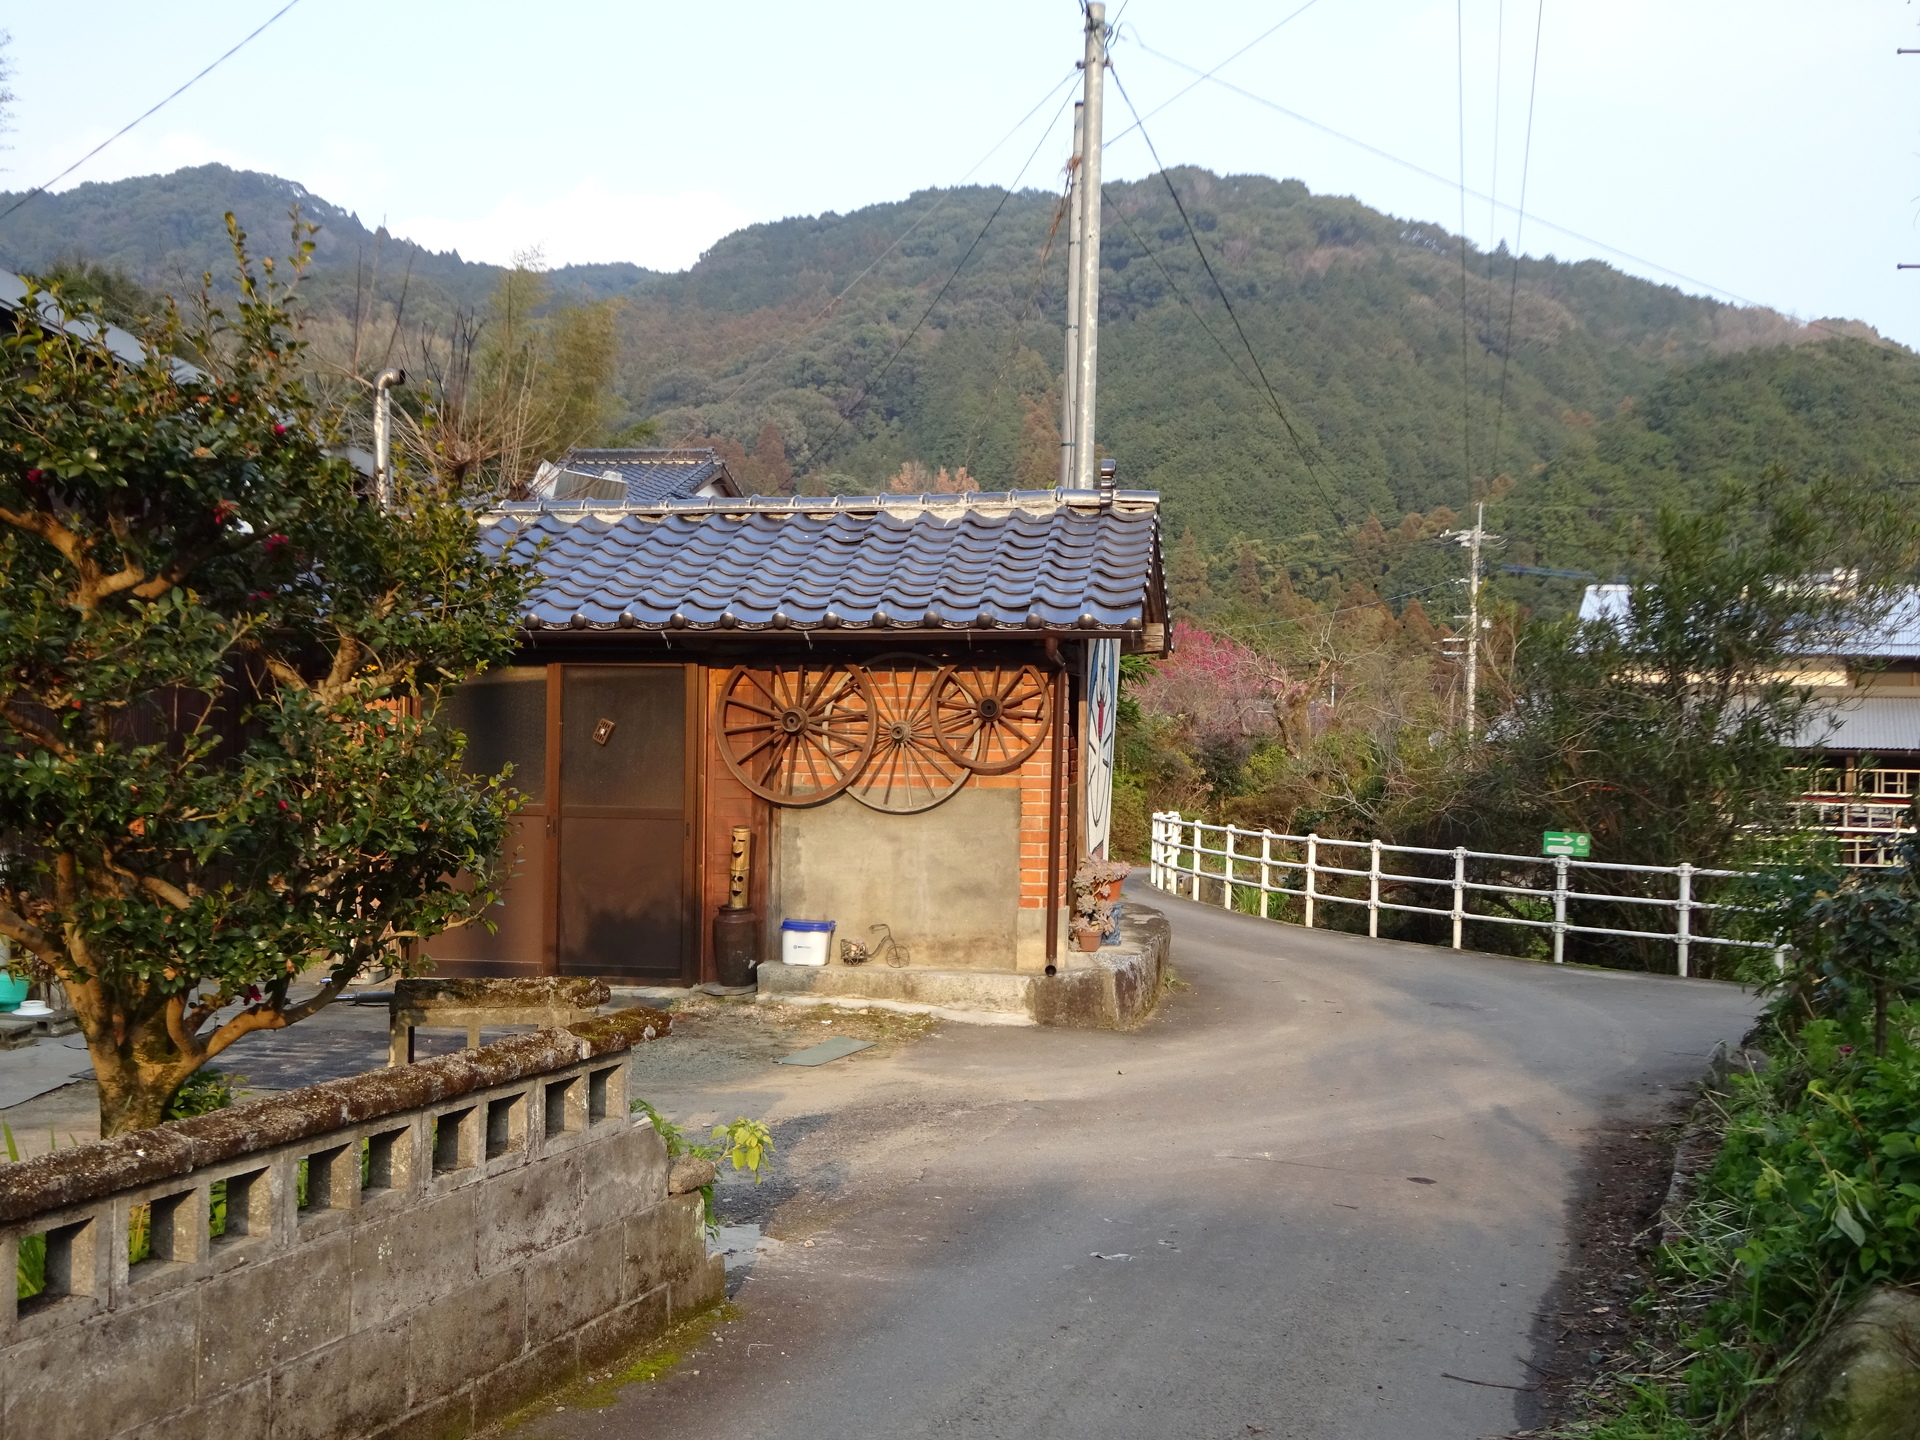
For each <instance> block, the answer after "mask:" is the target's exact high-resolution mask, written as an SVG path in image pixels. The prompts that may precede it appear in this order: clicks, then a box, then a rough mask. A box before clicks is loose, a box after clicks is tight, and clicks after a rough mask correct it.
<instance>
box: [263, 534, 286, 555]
mask: <svg viewBox="0 0 1920 1440" xmlns="http://www.w3.org/2000/svg"><path fill="white" fill-rule="evenodd" d="M262 543H263V544H264V546H265V548H266V552H267V554H269V555H271V554H273V552H274V551H276V550H278V549H279V548H280V547H281V546H282V545H284V544H286V543H287V537H286V536H284V535H269V536H267V538H266V540H265V541H264V542H262Z"/></svg>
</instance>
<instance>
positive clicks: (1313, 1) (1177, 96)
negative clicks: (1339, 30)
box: [1106, 0, 1320, 150]
mask: <svg viewBox="0 0 1920 1440" xmlns="http://www.w3.org/2000/svg"><path fill="white" fill-rule="evenodd" d="M1319 3H1320V0H1307V3H1306V4H1304V5H1302V6H1301V7H1300V8H1299V9H1298V10H1295V11H1294V12H1293V13H1292V14H1290V15H1288V16H1287V17H1286V19H1284V20H1282V21H1280V23H1279V24H1278V25H1273V26H1270V27H1269V28H1267V29H1265V30H1262V31H1261V32H1260V33H1259V34H1258V35H1256V36H1254V37H1253V39H1251V40H1249V41H1248V42H1247V43H1246V44H1244V45H1242V46H1241V47H1240V48H1239V49H1238V50H1236V51H1234V52H1233V54H1231V55H1229V56H1227V58H1226V59H1224V60H1222V61H1221V62H1220V63H1219V64H1218V65H1216V66H1214V67H1213V69H1211V70H1209V71H1207V73H1206V74H1204V75H1202V76H1201V77H1200V78H1199V79H1198V80H1195V81H1194V82H1193V83H1192V84H1190V85H1188V86H1187V87H1186V88H1185V89H1183V90H1178V91H1176V92H1175V93H1174V94H1172V95H1171V96H1169V97H1168V98H1167V99H1165V100H1162V101H1161V102H1160V103H1159V104H1158V105H1156V106H1154V107H1153V109H1151V110H1149V111H1148V112H1147V114H1146V118H1147V119H1148V120H1151V119H1152V118H1153V117H1154V116H1156V115H1158V114H1159V113H1160V112H1161V111H1162V110H1164V109H1166V108H1167V107H1168V106H1169V105H1172V104H1173V103H1174V102H1175V101H1178V100H1181V99H1184V98H1185V97H1186V96H1187V95H1188V94H1190V93H1191V92H1193V91H1195V90H1198V89H1199V88H1200V87H1201V86H1202V85H1204V84H1206V83H1207V81H1209V80H1211V79H1212V78H1213V77H1214V76H1215V75H1217V74H1219V73H1220V72H1221V71H1222V70H1224V69H1226V68H1227V66H1229V65H1231V64H1232V63H1233V62H1234V61H1236V60H1238V59H1239V58H1240V57H1241V56H1242V55H1244V54H1246V53H1247V52H1248V51H1249V50H1251V49H1253V47H1254V46H1256V45H1258V44H1260V43H1261V42H1262V41H1263V40H1265V39H1266V38H1267V37H1268V36H1270V35H1273V34H1276V33H1277V32H1278V31H1279V30H1280V29H1281V28H1282V27H1283V26H1286V25H1290V24H1292V23H1293V22H1294V21H1295V20H1298V19H1299V18H1300V17H1301V16H1302V15H1304V14H1306V13H1307V11H1309V10H1311V9H1312V8H1313V7H1314V6H1315V5H1318V4H1319ZM1120 9H1121V13H1122V14H1125V13H1126V6H1124V5H1123V6H1121V7H1120ZM1113 29H1114V38H1115V39H1116V40H1117V39H1119V38H1120V37H1119V30H1120V17H1119V16H1117V15H1116V16H1115V17H1114V21H1113ZM1133 33H1134V35H1135V36H1136V37H1137V36H1138V35H1139V34H1140V27H1139V26H1137V25H1136V26H1134V27H1133ZM1136 43H1137V40H1136ZM1143 48H1144V47H1143ZM1140 123H1141V122H1140V120H1139V119H1138V118H1136V119H1135V120H1134V123H1133V124H1131V125H1129V126H1128V127H1127V128H1126V129H1124V130H1122V131H1121V132H1120V133H1119V134H1118V135H1115V136H1114V137H1113V138H1112V139H1111V140H1108V141H1107V142H1106V145H1107V148H1108V149H1109V150H1111V149H1112V148H1113V147H1114V145H1115V144H1117V143H1118V142H1119V141H1121V140H1124V139H1125V138H1126V137H1127V136H1129V135H1131V134H1132V133H1133V132H1134V131H1135V130H1137V129H1139V128H1140Z"/></svg>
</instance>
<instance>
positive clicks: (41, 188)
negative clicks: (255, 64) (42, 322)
mask: <svg viewBox="0 0 1920 1440" xmlns="http://www.w3.org/2000/svg"><path fill="white" fill-rule="evenodd" d="M299 3H300V0H287V3H286V4H284V5H282V6H281V7H280V8H279V9H278V10H276V11H274V12H273V14H271V15H269V16H268V17H267V18H266V20H265V21H263V22H262V23H261V25H260V27H259V29H257V30H255V31H254V32H253V33H252V34H250V35H248V36H247V37H246V39H244V40H242V41H241V42H240V43H239V44H238V45H236V46H234V47H233V48H232V49H231V50H229V51H227V53H226V54H224V55H222V56H221V57H220V58H219V59H218V60H216V61H214V62H213V63H212V64H211V65H209V66H207V68H206V69H204V70H202V71H201V72H200V73H199V74H198V75H196V76H194V77H193V78H192V79H191V80H189V81H187V83H186V84H184V85H182V86H181V87H180V88H179V89H178V90H176V91H174V92H173V93H172V94H171V95H169V96H167V98H166V99H164V100H162V101H161V102H160V103H159V104H157V105H155V106H154V107H153V108H152V109H150V110H146V111H144V112H142V113H141V114H139V115H136V116H134V118H133V119H131V120H129V121H128V122H127V123H126V124H124V125H122V126H121V127H120V128H119V129H118V130H116V131H114V132H113V134H111V135H109V136H108V137H107V138H106V139H104V140H102V141H101V142H100V143H99V144H98V145H96V146H94V147H93V149H91V150H89V151H88V152H87V153H86V154H84V155H82V156H81V157H80V158H79V159H78V160H76V161H74V162H73V164H71V165H69V166H67V168H66V169H64V170H62V171H61V172H60V173H59V174H58V175H56V176H54V177H53V178H52V179H51V180H49V181H47V182H46V184H44V185H36V186H34V187H33V189H31V190H29V191H27V193H26V194H24V195H22V196H21V197H20V198H19V199H18V200H16V201H14V202H13V204H11V205H9V206H8V207H7V208H6V209H5V210H0V220H4V219H6V218H7V217H8V216H9V215H11V214H13V212H14V211H16V210H18V209H19V208H20V207H21V206H22V205H24V204H26V203H27V202H28V201H29V200H31V199H33V197H34V196H36V195H44V194H46V192H47V191H48V190H50V189H52V188H53V187H54V186H55V185H58V184H59V183H60V182H61V181H62V180H64V179H66V178H67V176H69V175H71V174H72V173H73V172H74V171H76V170H78V169H79V168H80V167H81V166H82V165H84V164H86V163H87V161H89V160H91V159H93V157H94V156H96V155H98V154H99V153H100V152H101V151H102V150H104V149H106V148H107V147H108V146H109V145H111V144H113V142H114V141H116V140H118V139H119V138H120V137H121V136H122V135H124V134H126V133H127V132H128V131H129V130H131V129H133V127H134V126H136V125H138V124H139V123H140V122H141V121H142V120H146V119H149V118H151V117H152V116H154V115H157V114H158V113H159V112H160V111H162V110H164V109H165V108H166V107H167V106H169V105H171V104H172V103H173V102H174V101H175V100H178V99H179V98H180V97H181V96H182V95H184V94H186V93H187V91H189V90H191V89H192V88H193V87H194V86H196V85H198V84H199V83H200V82H201V81H202V80H204V79H206V78H207V76H209V75H211V74H212V73H213V72H214V71H215V70H218V69H219V68H220V67H221V66H222V65H224V64H226V63H227V61H229V60H231V59H232V58H233V57H234V56H235V55H238V54H239V53H240V52H241V51H242V50H244V49H246V48H247V46H248V45H250V44H251V43H252V42H253V41H254V40H255V39H256V38H257V37H258V36H259V35H261V34H262V33H263V32H264V31H265V30H266V28H267V27H268V26H269V25H271V24H273V22H274V21H276V20H278V19H279V18H280V17H281V16H282V15H284V14H286V13H287V11H289V10H291V9H293V7H294V6H296V5H298V4H299Z"/></svg>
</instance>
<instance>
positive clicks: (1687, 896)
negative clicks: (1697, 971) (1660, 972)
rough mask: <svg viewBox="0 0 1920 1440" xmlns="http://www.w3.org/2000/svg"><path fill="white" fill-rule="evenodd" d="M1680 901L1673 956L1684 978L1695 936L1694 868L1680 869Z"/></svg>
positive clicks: (1677, 906) (1684, 867)
mask: <svg viewBox="0 0 1920 1440" xmlns="http://www.w3.org/2000/svg"><path fill="white" fill-rule="evenodd" d="M1678 873H1679V876H1680V899H1679V902H1678V904H1677V905H1676V906H1675V908H1676V909H1677V910H1678V911H1679V912H1680V923H1679V924H1678V925H1676V926H1675V927H1674V929H1675V931H1676V933H1675V935H1674V937H1673V955H1674V960H1675V962H1676V966H1675V968H1676V970H1677V971H1678V973H1679V974H1680V975H1681V976H1682V978H1684V977H1685V976H1686V973H1687V951H1688V949H1689V948H1690V945H1689V942H1690V940H1691V939H1692V936H1693V866H1691V865H1682V866H1680V867H1679V871H1678Z"/></svg>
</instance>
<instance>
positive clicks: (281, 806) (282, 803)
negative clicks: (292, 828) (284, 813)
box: [280, 800, 293, 810]
mask: <svg viewBox="0 0 1920 1440" xmlns="http://www.w3.org/2000/svg"><path fill="white" fill-rule="evenodd" d="M280 808H281V809H282V810H290V809H292V808H293V807H292V806H290V805H288V804H287V802H286V801H284V800H282V801H281V802H280Z"/></svg>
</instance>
